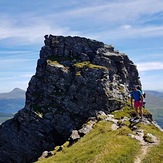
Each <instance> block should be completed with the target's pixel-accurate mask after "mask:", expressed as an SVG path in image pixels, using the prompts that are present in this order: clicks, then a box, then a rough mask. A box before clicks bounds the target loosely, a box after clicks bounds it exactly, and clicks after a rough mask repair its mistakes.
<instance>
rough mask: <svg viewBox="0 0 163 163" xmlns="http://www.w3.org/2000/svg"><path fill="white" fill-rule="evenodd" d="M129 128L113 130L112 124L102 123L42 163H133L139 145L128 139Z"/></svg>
mask: <svg viewBox="0 0 163 163" xmlns="http://www.w3.org/2000/svg"><path fill="white" fill-rule="evenodd" d="M130 132H131V131H130V129H129V128H127V127H124V128H121V129H119V130H117V131H112V130H111V123H109V122H103V121H100V122H99V123H97V124H96V126H95V128H94V129H93V130H92V131H91V132H90V133H89V134H87V135H85V136H84V137H83V138H81V139H80V140H79V141H78V142H77V143H76V144H74V145H73V146H71V147H69V148H64V149H63V150H62V151H61V152H58V153H57V154H56V155H54V156H52V157H50V158H48V159H44V160H42V161H40V162H42V163H50V162H55V163H61V162H62V163H75V162H77V163H86V162H90V163H95V162H100V163H106V162H108V163H116V162H125V163H131V162H133V160H134V156H135V154H136V153H137V152H138V149H139V144H138V142H137V141H136V140H134V139H132V138H130V137H128V133H130Z"/></svg>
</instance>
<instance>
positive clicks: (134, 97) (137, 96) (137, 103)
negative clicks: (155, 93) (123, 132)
mask: <svg viewBox="0 0 163 163" xmlns="http://www.w3.org/2000/svg"><path fill="white" fill-rule="evenodd" d="M133 101H134V105H133ZM133 106H134V108H135V111H136V119H139V114H140V118H141V119H143V107H142V106H143V95H142V91H141V90H139V89H137V87H136V86H134V87H133V88H132V92H131V107H132V108H133Z"/></svg>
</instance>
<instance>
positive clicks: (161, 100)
mask: <svg viewBox="0 0 163 163" xmlns="http://www.w3.org/2000/svg"><path fill="white" fill-rule="evenodd" d="M144 92H145V93H146V98H145V99H146V108H147V109H148V110H149V111H150V112H151V113H152V115H153V118H154V120H155V121H156V122H157V123H158V125H160V126H161V127H162V128H163V92H158V91H150V90H148V91H144Z"/></svg>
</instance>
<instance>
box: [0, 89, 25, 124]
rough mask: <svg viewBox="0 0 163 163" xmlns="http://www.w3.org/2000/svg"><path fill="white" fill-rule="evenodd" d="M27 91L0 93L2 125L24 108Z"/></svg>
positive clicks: (15, 90)
mask: <svg viewBox="0 0 163 163" xmlns="http://www.w3.org/2000/svg"><path fill="white" fill-rule="evenodd" d="M24 103H25V91H24V90H22V89H19V88H15V89H13V90H12V91H11V92H8V93H0V123H2V122H4V121H5V120H7V119H9V118H12V117H13V115H14V114H15V113H16V112H17V111H18V110H20V109H22V108H23V107H24Z"/></svg>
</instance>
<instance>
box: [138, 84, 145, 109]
mask: <svg viewBox="0 0 163 163" xmlns="http://www.w3.org/2000/svg"><path fill="white" fill-rule="evenodd" d="M137 89H138V90H140V91H141V92H142V96H143V105H142V107H143V108H145V104H146V100H145V97H146V93H145V92H144V91H142V89H141V87H140V86H139V85H138V86H137Z"/></svg>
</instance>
